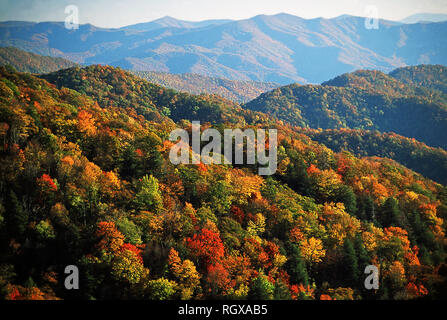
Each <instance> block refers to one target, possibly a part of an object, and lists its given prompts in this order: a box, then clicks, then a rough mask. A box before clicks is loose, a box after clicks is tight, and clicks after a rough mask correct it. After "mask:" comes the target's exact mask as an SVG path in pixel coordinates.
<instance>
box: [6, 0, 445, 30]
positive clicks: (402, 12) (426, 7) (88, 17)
mask: <svg viewBox="0 0 447 320" xmlns="http://www.w3.org/2000/svg"><path fill="white" fill-rule="evenodd" d="M67 5H76V6H78V8H79V19H80V23H91V24H94V25H96V26H100V27H121V26H124V25H129V24H134V23H139V22H147V21H150V20H154V19H157V18H160V17H163V16H167V15H168V16H172V17H174V18H177V19H183V20H191V21H198V20H205V19H245V18H250V17H252V16H255V15H258V14H275V13H280V12H286V13H290V14H294V15H298V16H301V17H303V18H315V17H326V18H330V17H335V16H338V15H341V14H351V15H357V16H364V15H365V8H366V7H367V6H369V5H374V6H376V7H377V8H378V10H379V15H380V18H382V19H389V20H401V19H403V18H405V17H407V16H409V15H412V14H415V13H421V12H424V13H425V12H429V13H445V14H447V0H220V1H216V0H0V21H6V20H26V21H64V19H65V16H66V15H65V13H64V9H65V7H66V6H67Z"/></svg>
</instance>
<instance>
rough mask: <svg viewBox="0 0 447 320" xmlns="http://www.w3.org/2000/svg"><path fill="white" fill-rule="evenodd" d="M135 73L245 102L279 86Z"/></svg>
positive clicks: (174, 86)
mask: <svg viewBox="0 0 447 320" xmlns="http://www.w3.org/2000/svg"><path fill="white" fill-rule="evenodd" d="M133 73H134V74H135V75H137V76H139V77H141V78H143V79H145V80H147V81H149V82H152V83H155V84H158V85H161V86H164V87H167V88H170V89H174V90H177V91H183V92H188V93H191V94H201V93H207V94H217V95H219V96H221V97H224V98H226V99H229V100H231V101H235V102H238V103H245V102H248V101H250V100H253V99H254V98H257V97H258V96H259V95H260V94H262V93H264V92H267V91H270V90H273V89H275V88H277V87H278V86H279V85H278V84H275V83H264V82H254V81H238V80H227V79H221V78H211V77H206V76H202V75H199V74H191V73H187V74H170V73H163V72H151V71H134V72H133Z"/></svg>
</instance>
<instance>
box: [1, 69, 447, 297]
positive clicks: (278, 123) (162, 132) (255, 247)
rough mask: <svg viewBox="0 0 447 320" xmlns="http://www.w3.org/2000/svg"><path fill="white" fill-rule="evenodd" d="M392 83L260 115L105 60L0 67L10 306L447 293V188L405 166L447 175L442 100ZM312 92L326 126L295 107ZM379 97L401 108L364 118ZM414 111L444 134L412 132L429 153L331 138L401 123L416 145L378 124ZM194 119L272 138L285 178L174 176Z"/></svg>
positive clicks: (289, 91)
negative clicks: (74, 274)
mask: <svg viewBox="0 0 447 320" xmlns="http://www.w3.org/2000/svg"><path fill="white" fill-rule="evenodd" d="M357 76H358V78H360V81H362V80H361V79H365V76H364V75H363V74H362V73H361V74H360V75H357ZM375 77H376V76H375ZM380 77H383V78H384V81H385V80H386V81H388V82H386V86H385V85H384V86H382V87H379V88H377V87H376V86H374V85H373V86H369V84H368V83H369V82H370V81H371V80H370V79H367V78H366V80H365V82H366V85H365V86H364V88H360V87H359V86H358V85H356V87H352V86H351V87H349V86H350V84H349V82H348V83H346V82H340V83H343V85H342V86H339V85H340V84H339V82H338V81H337V82H336V83H332V84H331V85H323V86H321V87H316V86H306V87H303V86H298V85H294V86H290V87H284V88H280V89H275V90H274V91H272V92H270V93H267V94H265V95H264V96H261V98H259V99H262V101H263V103H265V105H264V108H261V107H260V106H261V103H260V102H259V101H257V100H255V101H254V102H251V103H249V104H247V105H242V106H241V105H238V104H237V103H234V102H231V101H229V100H226V99H225V98H221V97H219V96H216V95H208V94H201V95H192V94H188V93H181V92H177V91H175V90H171V89H166V88H164V87H161V86H158V85H155V84H151V83H149V82H147V81H145V80H143V79H141V78H139V77H137V76H135V75H133V74H131V73H128V72H125V71H123V70H121V69H119V68H113V67H109V66H99V65H95V66H89V67H83V68H81V67H73V68H70V69H64V70H60V71H56V72H53V73H50V74H46V75H42V76H36V75H32V74H29V73H22V72H17V71H16V70H15V69H14V68H13V67H10V66H7V67H0V297H1V298H2V299H8V300H50V299H51V300H53V299H54V300H59V299H64V300H65V299H86V300H88V299H92V300H93V299H96V300H104V299H138V300H146V299H147V300H170V299H176V300H177V299H182V300H189V299H194V300H201V299H225V300H246V299H248V300H271V299H275V300H376V299H385V300H388V299H396V300H413V299H421V300H423V299H441V298H446V297H447V264H446V245H447V238H446V234H445V232H446V226H447V225H446V219H447V188H446V186H445V184H442V183H445V176H438V175H437V174H436V173H433V172H431V171H429V169H427V168H424V167H418V166H417V165H415V164H414V163H412V162H409V161H408V162H405V161H403V160H402V158H404V157H406V156H405V152H410V153H411V154H412V153H416V152H419V150H422V151H420V153H419V154H416V155H415V159H419V160H417V161H416V162H420V161H421V160H420V159H424V161H431V160H425V159H429V158H431V157H435V158H436V159H438V160H437V161H438V162H439V163H440V167H439V168H438V170H440V171H442V169H441V168H445V151H443V150H442V149H435V148H432V147H439V146H444V145H445V140H442V139H443V138H444V134H443V132H444V131H445V128H447V126H446V125H445V121H446V119H445V117H444V112H447V111H446V110H445V103H446V102H445V101H446V100H445V96H444V93H443V92H442V91H440V90H437V89H431V88H428V87H427V88H426V87H423V86H422V85H420V84H419V85H418V86H415V85H403V86H401V83H400V82H399V81H398V80H395V79H394V78H392V79H391V77H390V76H388V75H383V76H382V75H380ZM376 78H377V77H376ZM376 78H375V79H376ZM408 78H410V76H408ZM393 79H394V80H393ZM379 80H380V79H379ZM379 80H377V79H376V80H375V81H379ZM414 81H418V82H417V83H420V80H414ZM391 84H392V85H391ZM337 85H338V86H337ZM384 88H386V90H387V91H386V92H385V91H383V90H384ZM307 91H309V92H310V93H312V94H310V93H309V95H308V96H305V97H304V98H302V97H301V96H299V97H298V95H297V94H296V93H297V92H299V93H300V94H301V93H302V94H303V95H304V94H305V93H306V92H307ZM421 92H423V94H422V93H421ZM320 93H321V94H322V95H321V96H320V95H319V94H320ZM426 93H430V94H431V95H430V96H429V97H427V96H426ZM325 94H326V96H324V95H325ZM336 94H337V95H338V96H337V97H335V95H336ZM272 96H273V97H275V98H278V100H279V101H280V103H278V104H276V102H275V101H273V100H269V99H270V98H271V97H272ZM294 97H298V98H297V100H296V101H298V102H296V103H295V102H293V101H295V100H293V99H294ZM311 97H316V98H315V99H316V100H315V101H314V104H312V106H314V110H316V112H314V113H313V114H314V115H315V117H319V116H320V115H327V116H322V118H320V119H314V118H310V116H309V115H310V113H306V112H307V111H306V109H303V110H299V109H298V108H295V106H296V105H298V104H299V105H302V106H305V104H304V103H301V101H302V100H301V99H304V101H307V100H305V99H311ZM367 97H369V98H371V97H376V98H375V99H369V98H368V99H367ZM353 98H355V99H356V100H355V101H354V102H355V103H354V102H353V100H352V99H353ZM384 99H385V100H384ZM386 99H388V100H386ZM292 100H293V101H292ZM290 101H292V102H290ZM309 101H310V100H309ZM322 101H324V103H327V105H325V104H321V102H322ZM356 101H357V102H358V103H357V102H356ZM368 101H373V102H368ZM379 101H388V102H389V103H388V102H387V103H388V104H386V105H385V107H384V109H383V110H379V109H377V110H375V111H370V113H368V112H369V111H368V112H366V116H368V115H369V118H368V119H363V118H362V119H361V118H360V113H356V112H355V110H356V108H357V110H359V111H360V110H363V109H361V108H365V110H366V108H369V107H371V109H368V110H374V108H373V107H372V105H371V103H372V104H379ZM410 102H411V104H409V103H410ZM309 103H310V102H309ZM334 105H335V106H336V108H337V109H331V108H332V106H334ZM380 105H381V104H380ZM409 105H410V106H411V107H413V109H412V111H414V113H413V112H407V113H406V114H407V115H408V117H414V118H417V119H418V121H419V122H425V120H426V119H427V121H428V122H425V123H424V125H425V126H426V127H427V126H432V127H433V131H432V132H430V133H427V135H424V134H423V132H424V131H423V130H422V129H421V131H418V130H417V127H413V130H414V132H417V133H418V137H419V138H420V140H421V141H423V142H425V143H426V144H427V145H425V144H423V143H419V142H418V143H416V142H414V143H411V142H408V141H407V140H405V139H406V138H404V137H401V138H393V136H391V138H390V139H388V137H387V136H385V135H384V136H381V135H380V134H377V137H376V136H374V137H370V138H369V137H367V135H366V136H365V138H363V141H364V145H363V144H362V141H360V142H359V143H358V146H359V147H358V148H360V149H365V150H366V151H365V152H366V153H362V152H358V150H357V149H358V148H354V146H355V144H354V143H352V141H350V140H351V139H352V140H355V139H356V137H357V136H362V134H361V133H358V132H357V131H352V132H351V131H349V130H346V134H344V133H342V134H339V133H337V132H335V135H334V137H337V134H338V137H337V138H336V139H337V140H338V141H340V142H337V143H328V138H327V137H325V133H326V131H323V129H341V128H344V127H348V126H349V127H352V128H350V130H351V129H359V127H360V126H364V128H370V127H372V128H375V127H377V129H383V130H385V129H386V128H388V127H387V126H389V127H391V126H396V128H395V130H394V132H396V133H399V132H400V134H402V135H404V136H408V135H405V134H404V133H405V132H406V131H405V130H404V129H405V125H408V123H404V124H401V126H400V127H399V126H397V125H398V123H397V120H396V122H391V123H388V124H385V123H380V122H379V120H380V119H381V118H380V112H381V111H383V112H384V113H386V112H388V113H387V114H394V112H396V114H397V113H398V112H401V111H400V110H402V108H404V106H406V107H407V108H410V107H409ZM270 106H273V109H268V107H270ZM328 106H329V107H328ZM348 107H349V108H351V109H349V108H348ZM347 108H348V109H349V110H350V111H348V109H347ZM320 109H321V112H320V111H319V110H320ZM389 110H392V111H389ZM427 110H428V111H429V112H430V113H428V114H427ZM286 111H287V112H291V116H290V117H289V116H287V115H286V114H285V113H284V112H286ZM263 112H265V113H263ZM337 112H338V113H337ZM342 112H345V115H346V118H342V117H341V116H340V114H342ZM434 114H436V115H439V117H438V116H434ZM329 115H330V116H329ZM363 116H365V115H362V117H363ZM421 117H423V118H421ZM442 117H444V118H442ZM287 119H291V120H290V121H289V122H288V121H286V120H287ZM307 119H308V120H309V123H307V122H306V121H307ZM344 119H346V120H344ZM198 120H200V121H201V122H202V130H205V129H207V128H215V129H217V130H219V131H220V132H222V131H223V130H224V129H226V128H241V129H243V128H252V129H257V128H264V129H273V128H274V129H277V130H278V170H277V172H276V174H275V175H273V176H271V177H262V176H259V175H257V172H258V170H257V169H258V168H257V166H256V165H238V166H236V165H234V166H232V165H204V164H202V163H200V164H198V165H182V164H180V165H173V164H172V163H171V162H170V161H169V151H170V148H171V147H172V145H173V143H172V142H171V141H169V134H170V132H171V131H172V130H174V129H175V128H182V129H185V130H187V131H188V132H191V121H198ZM325 121H328V122H326V123H325ZM344 121H345V122H344ZM370 121H371V122H372V123H373V124H372V125H371V123H370ZM393 121H394V120H393ZM411 121H413V120H411ZM376 122H377V124H376ZM331 123H333V124H334V127H333V128H331V127H330V125H329V124H331ZM409 123H410V122H409ZM411 123H413V122H411ZM307 124H309V125H307ZM310 124H312V125H310ZM313 124H319V125H318V126H317V125H315V126H316V128H314V130H310V129H312V128H313ZM295 126H301V127H303V128H301V129H298V128H297V127H295ZM305 128H307V129H305ZM318 128H321V130H317V129H318ZM362 128H363V127H362ZM420 128H422V124H421V125H420ZM443 130H444V131H443ZM389 131H393V130H389ZM412 132H413V131H412ZM351 136H352V138H351ZM343 139H346V140H347V141H348V142H347V143H346V144H345V143H344V142H343ZM380 139H382V140H385V141H387V142H386V143H387V145H388V146H389V147H388V148H387V149H386V148H384V149H382V150H381V151H380V152H381V153H379V150H378V148H379V147H376V149H374V148H373V147H374V143H376V141H377V140H380ZM387 139H388V140H387ZM370 140H371V142H370ZM393 143H395V144H402V145H403V146H402V147H396V148H394V147H392V145H393ZM370 145H372V147H371V148H372V149H373V150H368V148H370ZM429 146H430V147H429ZM350 147H351V148H350ZM331 148H332V149H331ZM400 149H402V150H403V151H402V153H399V152H398V150H400ZM408 150H413V151H408ZM391 152H395V153H396V155H392V154H390V153H391ZM373 153H376V154H373ZM404 160H405V159H404ZM407 160H408V159H407ZM398 161H399V162H398ZM404 165H407V166H408V168H407V167H405V166H404ZM421 166H422V164H421ZM442 166H444V167H442ZM434 180H436V181H438V182H434ZM68 265H76V266H78V267H79V270H80V283H81V284H82V285H81V286H80V289H79V290H71V291H70V290H66V289H65V287H64V278H65V274H64V269H65V267H66V266H68ZM369 265H375V266H377V267H378V268H379V270H380V287H379V289H378V290H367V289H366V288H365V286H364V279H365V275H364V270H365V267H366V266H369Z"/></svg>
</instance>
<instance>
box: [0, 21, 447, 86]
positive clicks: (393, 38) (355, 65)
mask: <svg viewBox="0 0 447 320" xmlns="http://www.w3.org/2000/svg"><path fill="white" fill-rule="evenodd" d="M446 33H447V22H442V23H430V24H402V23H398V22H391V21H385V20H381V21H380V25H379V29H378V30H376V29H371V30H369V29H367V28H365V18H360V17H352V16H341V17H337V18H334V19H323V18H317V19H309V20H308V19H302V18H300V17H296V16H293V15H289V14H278V15H273V16H266V15H260V16H256V17H253V18H251V19H247V20H240V21H223V22H222V21H217V22H216V21H211V22H210V21H205V22H203V23H202V24H200V23H190V22H185V21H180V20H175V19H173V18H169V17H166V18H163V19H160V20H156V21H153V22H150V23H147V24H139V25H136V26H129V27H125V28H121V29H104V28H97V27H94V26H92V25H81V26H80V28H79V29H78V30H67V29H65V27H64V24H63V23H56V22H45V23H27V22H4V23H0V46H15V47H18V48H20V49H23V50H28V51H31V52H34V53H39V54H44V55H51V56H58V57H64V58H67V59H69V60H72V61H75V62H78V63H85V64H107V65H113V66H119V67H121V68H124V69H132V70H140V71H148V70H150V71H159V72H169V73H176V74H181V73H196V74H201V75H205V76H211V77H218V78H227V79H231V80H254V81H261V82H275V83H280V84H289V83H292V82H300V83H321V82H322V81H324V80H326V79H330V78H333V77H335V76H337V75H339V74H342V73H347V72H352V71H354V70H357V69H377V70H381V71H384V72H389V71H391V70H393V69H395V68H398V67H404V66H406V65H417V64H421V63H426V64H427V63H430V64H441V65H447V55H446V54H445V53H446V52H447V43H446V41H445V34H446Z"/></svg>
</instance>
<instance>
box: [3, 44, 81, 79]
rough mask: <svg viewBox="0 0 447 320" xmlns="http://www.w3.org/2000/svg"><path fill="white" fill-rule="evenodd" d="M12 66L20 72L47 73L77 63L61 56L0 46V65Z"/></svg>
mask: <svg viewBox="0 0 447 320" xmlns="http://www.w3.org/2000/svg"><path fill="white" fill-rule="evenodd" d="M7 65H9V66H12V67H13V68H14V69H16V70H17V71H20V72H30V73H49V72H54V71H57V70H60V69H66V68H71V67H74V66H76V65H77V64H76V63H74V62H71V61H68V60H65V59H62V58H53V57H46V56H41V55H38V54H34V53H30V52H26V51H23V50H20V49H17V48H14V47H8V48H0V66H7Z"/></svg>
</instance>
